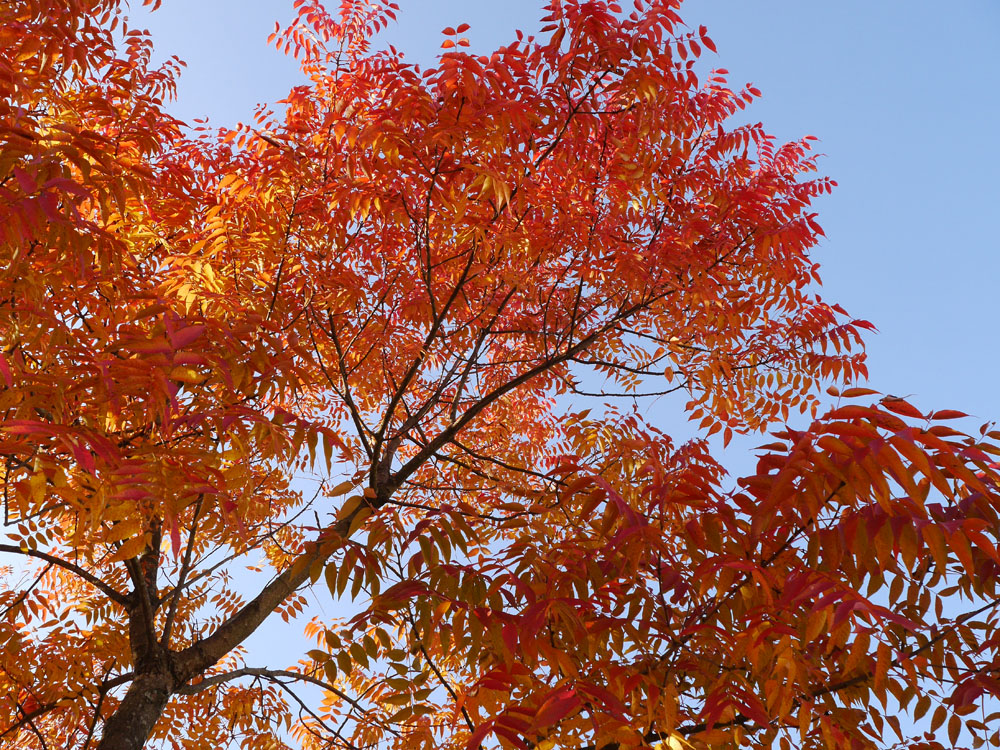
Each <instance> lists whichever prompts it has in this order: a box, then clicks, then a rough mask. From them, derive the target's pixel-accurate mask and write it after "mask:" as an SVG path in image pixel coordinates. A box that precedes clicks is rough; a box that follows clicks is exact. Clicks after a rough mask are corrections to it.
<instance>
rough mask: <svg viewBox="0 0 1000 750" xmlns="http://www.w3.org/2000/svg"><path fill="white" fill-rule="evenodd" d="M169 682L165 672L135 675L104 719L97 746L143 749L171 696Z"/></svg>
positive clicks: (113, 749)
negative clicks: (116, 708) (102, 732)
mask: <svg viewBox="0 0 1000 750" xmlns="http://www.w3.org/2000/svg"><path fill="white" fill-rule="evenodd" d="M171 683H172V680H171V678H170V677H169V676H168V675H165V674H158V673H153V674H145V675H139V676H137V677H136V678H135V680H134V681H133V682H132V684H131V685H129V688H128V692H126V693H125V698H124V699H123V700H122V702H121V705H120V706H118V710H117V711H115V712H114V714H113V715H112V716H111V717H110V718H109V719H108V721H107V723H105V725H104V735H103V737H101V741H100V743H99V744H98V745H97V750H142V747H143V746H144V745H145V744H146V740H147V739H148V738H149V735H150V733H152V731H153V727H154V726H155V725H156V722H157V720H158V719H159V718H160V715H161V714H162V713H163V709H164V708H166V706H167V701H168V700H170V695H171V692H172V688H173V685H172V684H171Z"/></svg>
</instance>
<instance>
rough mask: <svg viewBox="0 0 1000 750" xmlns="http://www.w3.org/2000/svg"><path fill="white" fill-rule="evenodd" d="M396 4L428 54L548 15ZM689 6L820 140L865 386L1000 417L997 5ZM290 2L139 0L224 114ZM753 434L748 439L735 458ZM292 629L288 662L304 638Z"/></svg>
mask: <svg viewBox="0 0 1000 750" xmlns="http://www.w3.org/2000/svg"><path fill="white" fill-rule="evenodd" d="M133 2H134V3H135V4H136V5H138V0H133ZM398 2H399V4H400V5H401V6H402V7H401V13H400V20H399V23H398V24H397V25H396V26H394V27H392V28H390V29H389V31H388V32H387V39H388V40H389V41H391V42H392V43H393V44H395V45H396V46H397V47H399V48H400V49H402V50H404V51H405V52H406V53H407V56H408V57H410V58H411V59H413V60H415V61H417V62H421V63H422V64H428V63H430V62H431V61H432V59H433V56H434V54H435V53H436V52H437V51H438V48H439V45H440V42H441V41H442V39H443V37H442V36H441V34H440V31H441V29H443V28H444V27H445V26H456V25H458V24H459V23H462V22H467V23H469V24H471V25H472V28H471V30H470V31H469V32H468V34H467V35H468V36H469V37H470V39H471V41H472V50H473V51H479V52H488V51H490V50H492V49H493V48H495V47H496V46H497V45H499V44H503V43H505V42H507V41H509V40H510V39H512V38H513V31H514V29H515V28H521V29H523V30H525V31H526V32H529V33H530V32H531V31H533V30H534V29H536V28H537V27H538V25H539V23H538V18H539V17H540V16H541V15H542V12H541V10H540V8H541V5H542V0H531V1H529V0H507V2H505V3H496V2H491V3H486V2H479V1H478V0H467V2H456V1H455V0H398ZM335 4H336V3H335V2H331V6H333V5H335ZM682 16H683V17H684V18H685V20H686V21H687V22H688V24H689V25H691V26H693V27H695V28H697V26H698V25H699V24H705V25H706V26H708V29H709V34H710V35H711V36H712V38H713V39H714V41H715V42H716V44H717V46H718V49H719V54H718V56H717V58H716V60H715V61H712V60H710V64H713V65H714V66H716V67H725V68H728V69H729V71H730V73H731V75H730V81H731V82H732V83H733V84H742V83H744V82H751V81H752V82H753V83H754V84H755V85H756V86H758V87H759V88H760V89H761V90H762V91H763V94H764V96H763V99H761V100H759V101H758V102H757V103H755V105H754V106H753V108H752V109H751V110H750V113H749V117H750V118H751V119H753V120H754V121H756V120H760V121H762V122H763V123H764V125H765V127H766V128H767V129H768V130H769V131H770V132H772V133H774V134H776V135H777V136H778V137H779V138H781V139H792V138H797V137H800V136H803V135H807V134H809V135H816V136H818V137H819V138H820V145H819V150H820V151H822V152H823V153H824V154H826V156H825V158H824V160H823V162H822V169H823V171H824V172H825V173H826V174H828V175H829V176H831V177H833V178H834V179H836V180H837V181H838V182H839V183H840V187H839V188H838V189H837V190H836V191H835V192H834V194H833V195H832V196H829V197H826V198H824V199H823V200H822V201H821V202H820V203H819V204H818V210H819V213H820V221H821V223H822V224H823V226H824V227H825V229H826V233H827V240H826V241H825V242H824V243H823V244H822V245H821V246H820V247H819V248H818V249H817V251H816V253H815V259H816V260H817V261H818V262H819V263H820V264H821V266H822V268H823V272H822V275H823V277H824V280H825V285H824V286H825V291H824V292H823V294H824V297H826V298H827V299H829V300H831V301H835V302H840V303H841V304H843V305H844V306H845V307H846V308H847V309H848V311H849V312H851V313H852V314H854V315H856V316H858V317H862V318H866V319H868V320H871V321H872V322H873V323H875V324H876V325H877V326H878V327H879V329H880V333H878V334H877V335H870V336H869V337H868V351H869V356H870V360H869V368H870V371H871V380H870V385H871V386H872V387H874V388H877V389H879V390H881V391H884V392H888V393H893V394H896V395H900V396H906V397H910V398H911V400H912V401H913V402H914V403H915V404H916V405H918V406H920V407H922V408H924V409H927V410H931V409H936V408H955V409H961V410H963V411H966V412H969V413H970V414H973V415H974V416H975V417H977V418H978V419H977V420H976V421H975V422H972V423H970V424H967V425H966V428H967V429H975V427H977V426H978V425H979V424H980V423H982V422H984V421H987V420H992V419H998V418H1000V393H998V389H997V387H996V381H997V375H996V372H997V370H998V369H1000V351H998V343H1000V341H998V338H1000V337H998V334H997V322H998V320H1000V314H998V312H997V309H996V306H997V303H998V301H1000V290H998V289H997V285H998V284H1000V252H998V251H1000V239H998V231H997V228H996V226H995V224H996V223H997V221H998V220H1000V205H998V204H1000V187H998V184H1000V183H998V178H1000V156H998V154H1000V149H998V148H997V146H996V144H995V143H994V138H995V132H996V130H997V122H998V120H1000V97H998V95H997V93H996V92H997V82H998V81H1000V3H998V2H996V0H952V1H951V2H950V3H948V4H947V7H945V4H943V3H940V2H931V1H929V0H910V1H909V2H905V3H904V2H899V1H897V2H887V1H884V0H883V1H878V0H876V1H874V2H873V1H872V0H835V1H830V0H828V1H826V2H815V1H810V0H688V1H687V2H686V3H685V4H684V7H683V9H682ZM290 17H291V2H290V0H165V2H164V4H163V8H162V9H161V10H159V11H157V12H156V13H155V14H153V15H152V16H148V15H147V14H146V13H145V12H143V11H140V10H139V9H138V8H136V10H135V12H134V18H135V20H136V22H137V24H138V25H142V26H148V27H149V28H150V30H151V31H152V32H153V38H154V41H155V43H156V45H157V51H158V54H160V55H164V54H177V55H178V56H179V57H181V58H182V59H183V60H185V61H186V62H187V63H188V67H187V70H186V71H185V73H184V75H183V77H182V79H181V82H180V90H179V101H178V102H177V104H176V107H175V111H176V112H177V113H178V114H179V115H180V116H181V117H182V118H185V119H189V120H190V119H193V118H195V117H202V116H208V117H209V118H210V119H211V122H212V123H213V124H217V125H234V124H235V123H236V122H237V121H240V120H248V119H249V118H250V116H251V114H252V112H253V108H254V105H255V104H257V103H258V102H268V101H275V100H277V99H280V98H282V97H283V96H284V94H285V93H286V92H287V90H288V88H289V86H291V85H293V84H294V83H295V82H296V81H297V80H298V77H297V69H296V66H295V64H294V62H293V61H291V60H289V59H287V58H284V57H283V56H282V55H280V54H279V53H277V52H275V51H274V50H273V49H270V48H268V47H266V45H265V38H266V37H267V35H268V34H269V33H270V32H271V31H272V30H273V28H274V21H275V20H281V21H282V22H285V21H287V20H288V19H289V18H290ZM757 442H760V440H759V439H755V440H754V441H753V442H752V443H744V444H743V445H744V456H743V457H742V458H737V460H736V463H737V464H742V465H741V466H739V468H737V470H738V471H739V470H742V469H743V468H744V467H746V466H748V465H749V455H747V454H746V452H745V446H747V445H752V444H756V443H757ZM278 628H280V625H275V624H272V623H269V624H268V626H267V627H265V628H264V629H262V631H261V632H260V633H258V634H257V636H255V638H254V640H253V642H252V643H251V644H249V646H250V653H251V654H254V653H259V649H262V648H264V646H263V644H264V643H267V644H268V645H267V647H266V648H267V651H268V652H269V653H270V654H271V655H274V650H275V646H276V636H277V634H278V632H279V630H278ZM296 629H297V628H293V630H296ZM284 633H287V630H286V631H284V632H283V633H282V635H281V636H280V638H281V639H282V643H281V645H282V646H283V647H284V648H283V649H281V650H282V651H286V652H287V657H288V659H289V661H290V662H294V661H295V660H296V659H297V658H299V656H300V655H301V646H300V645H299V644H297V643H296V642H295V639H294V638H292V639H289V638H288V636H287V635H285V634H284ZM251 658H252V657H251ZM277 658H278V659H280V658H282V657H281V656H278V657H277Z"/></svg>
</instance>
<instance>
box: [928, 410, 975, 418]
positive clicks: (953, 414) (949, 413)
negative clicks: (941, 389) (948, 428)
mask: <svg viewBox="0 0 1000 750" xmlns="http://www.w3.org/2000/svg"><path fill="white" fill-rule="evenodd" d="M967 416H969V415H968V414H966V413H965V412H964V411H955V410H954V409H939V410H938V411H936V412H934V413H932V414H931V415H930V418H931V419H962V418H963V417H967Z"/></svg>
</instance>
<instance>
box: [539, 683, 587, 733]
mask: <svg viewBox="0 0 1000 750" xmlns="http://www.w3.org/2000/svg"><path fill="white" fill-rule="evenodd" d="M579 705H580V696H578V695H577V694H576V691H575V690H574V689H573V688H563V689H562V690H557V691H556V692H554V693H553V694H552V695H550V696H549V697H548V698H546V699H545V702H544V703H542V705H541V706H539V708H538V711H537V712H536V713H535V724H536V726H539V727H548V726H552V725H553V724H556V723H558V722H559V721H560V720H561V719H562V718H563V717H565V716H566V715H567V714H568V713H569V712H570V711H572V710H573V709H574V708H576V707H577V706H579Z"/></svg>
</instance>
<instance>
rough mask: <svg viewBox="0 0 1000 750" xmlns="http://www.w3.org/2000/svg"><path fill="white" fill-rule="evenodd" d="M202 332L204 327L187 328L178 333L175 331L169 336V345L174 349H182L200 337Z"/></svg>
mask: <svg viewBox="0 0 1000 750" xmlns="http://www.w3.org/2000/svg"><path fill="white" fill-rule="evenodd" d="M204 331H205V326H187V327H185V328H181V329H180V330H179V331H175V332H174V333H173V334H172V335H171V336H170V345H171V346H172V347H173V348H174V349H183V348H184V347H186V346H187V345H188V344H190V343H192V342H193V341H194V340H195V339H197V338H198V337H199V336H201V334H202V333H204Z"/></svg>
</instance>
